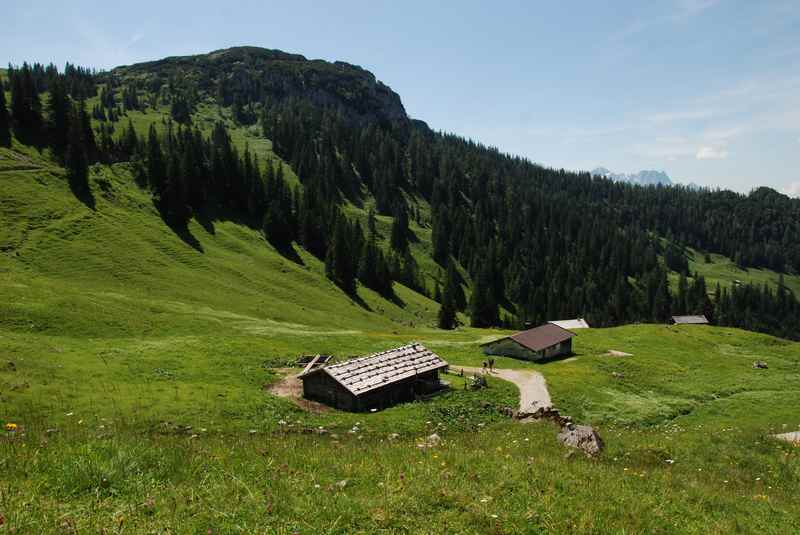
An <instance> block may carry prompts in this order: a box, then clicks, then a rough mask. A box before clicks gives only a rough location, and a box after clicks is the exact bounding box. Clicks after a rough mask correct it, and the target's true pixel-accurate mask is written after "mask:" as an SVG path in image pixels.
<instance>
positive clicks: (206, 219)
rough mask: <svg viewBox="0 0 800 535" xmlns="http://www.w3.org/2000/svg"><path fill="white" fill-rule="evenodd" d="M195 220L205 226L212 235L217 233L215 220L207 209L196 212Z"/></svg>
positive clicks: (204, 228)
mask: <svg viewBox="0 0 800 535" xmlns="http://www.w3.org/2000/svg"><path fill="white" fill-rule="evenodd" d="M194 219H195V221H197V223H198V224H199V225H200V226H201V227H203V230H205V231H206V232H208V233H209V234H210V235H212V236H214V235H216V233H217V229H216V228H214V220H213V217H212V216H211V214H209V212H208V211H206V210H200V211H198V212H197V213H195V217H194Z"/></svg>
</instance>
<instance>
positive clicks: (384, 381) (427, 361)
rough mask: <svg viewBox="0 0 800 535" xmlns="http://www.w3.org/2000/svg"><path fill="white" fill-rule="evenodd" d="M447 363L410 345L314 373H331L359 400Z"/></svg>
mask: <svg viewBox="0 0 800 535" xmlns="http://www.w3.org/2000/svg"><path fill="white" fill-rule="evenodd" d="M447 366H448V364H447V362H445V361H444V360H442V359H441V358H439V356H438V355H436V354H435V353H433V352H431V351H430V350H428V349H427V348H426V347H425V346H423V345H422V344H417V343H414V344H409V345H406V346H402V347H397V348H394V349H389V350H387V351H382V352H380V353H375V354H374V355H370V356H368V357H360V358H355V359H351V360H348V361H345V362H342V363H339V364H333V365H331V366H322V367H319V368H317V369H315V370H311V371H309V372H308V373H305V374H302V375H301V376H300V378H301V379H302V378H303V377H307V376H309V375H311V374H313V373H327V374H328V375H330V376H331V377H332V378H333V379H334V380H336V381H337V382H338V383H339V384H341V385H342V386H343V387H344V388H346V389H347V390H349V391H350V393H352V394H354V395H356V396H359V395H361V394H364V393H365V392H369V391H371V390H375V389H376V388H380V387H382V386H385V385H388V384H391V383H396V382H398V381H402V380H403V379H407V378H409V377H413V376H414V375H417V374H420V373H425V372H429V371H432V370H438V369H442V368H446V367H447Z"/></svg>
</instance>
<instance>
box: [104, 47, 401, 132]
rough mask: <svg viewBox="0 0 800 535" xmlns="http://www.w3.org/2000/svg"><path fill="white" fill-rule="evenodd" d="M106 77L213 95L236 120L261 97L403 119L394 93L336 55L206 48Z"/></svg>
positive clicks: (250, 115) (188, 94)
mask: <svg viewBox="0 0 800 535" xmlns="http://www.w3.org/2000/svg"><path fill="white" fill-rule="evenodd" d="M109 77H110V79H111V80H118V81H119V82H120V83H122V84H134V85H136V86H137V87H138V88H141V89H143V90H146V91H147V92H149V93H151V94H158V93H159V91H160V90H161V88H162V87H165V86H169V92H170V93H171V94H172V93H175V92H176V90H177V92H179V93H182V96H184V97H185V98H187V99H188V100H189V102H190V104H194V103H196V102H197V101H198V100H199V99H201V98H202V97H204V96H213V97H214V98H215V99H216V101H217V102H218V103H219V104H220V105H222V106H232V107H233V110H234V115H235V116H237V118H238V120H240V121H244V122H248V121H252V122H254V121H255V119H256V113H255V110H256V108H257V106H255V105H257V104H259V103H262V102H264V101H265V100H271V101H282V100H285V99H289V98H296V99H303V100H308V101H309V102H312V103H313V104H315V105H317V106H322V107H331V108H336V109H339V110H341V111H343V112H345V113H346V114H348V116H349V117H352V118H358V119H361V120H383V121H406V120H407V119H408V118H407V116H406V112H405V109H404V108H403V104H402V103H401V101H400V97H399V96H398V95H397V93H395V92H394V91H392V90H391V88H389V87H388V86H386V85H384V84H383V83H382V82H380V81H378V80H376V78H375V76H374V75H373V74H372V73H371V72H369V71H367V70H365V69H362V68H361V67H359V66H357V65H351V64H349V63H345V62H342V61H337V62H334V63H330V62H327V61H324V60H308V59H306V58H305V57H304V56H301V55H299V54H288V53H286V52H282V51H280V50H268V49H264V48H258V47H234V48H228V49H224V50H217V51H214V52H211V53H209V54H199V55H195V56H177V57H169V58H165V59H162V60H158V61H151V62H147V63H138V64H135V65H130V66H125V67H117V68H115V69H113V70H112V71H111V72H110V73H109Z"/></svg>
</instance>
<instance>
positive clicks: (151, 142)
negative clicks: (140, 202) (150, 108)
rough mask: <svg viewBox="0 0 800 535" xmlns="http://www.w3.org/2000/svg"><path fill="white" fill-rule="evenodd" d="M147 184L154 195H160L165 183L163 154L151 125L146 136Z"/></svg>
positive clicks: (154, 129) (153, 127)
mask: <svg viewBox="0 0 800 535" xmlns="http://www.w3.org/2000/svg"><path fill="white" fill-rule="evenodd" d="M147 182H148V184H149V186H150V190H151V191H153V192H154V193H155V194H158V195H160V194H161V193H162V192H163V191H164V185H165V182H166V168H165V164H164V153H163V152H162V151H161V142H160V141H159V140H158V135H157V134H156V128H155V126H154V125H152V124H151V125H150V131H149V132H148V134H147Z"/></svg>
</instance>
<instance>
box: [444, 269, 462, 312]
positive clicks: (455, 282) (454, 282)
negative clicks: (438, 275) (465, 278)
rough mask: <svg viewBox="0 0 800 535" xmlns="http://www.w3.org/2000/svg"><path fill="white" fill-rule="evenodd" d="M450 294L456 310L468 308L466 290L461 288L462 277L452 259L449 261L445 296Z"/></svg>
mask: <svg viewBox="0 0 800 535" xmlns="http://www.w3.org/2000/svg"><path fill="white" fill-rule="evenodd" d="M448 292H449V293H450V295H451V297H452V298H453V306H454V307H455V308H456V310H464V309H465V308H466V306H467V298H466V296H465V295H464V288H462V287H461V275H460V274H459V273H458V270H457V269H456V263H455V262H454V261H453V259H452V258H449V259H448V260H447V275H446V276H445V282H444V294H447V293H448Z"/></svg>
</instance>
